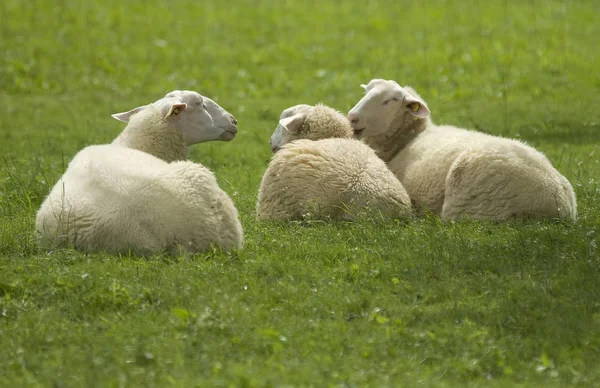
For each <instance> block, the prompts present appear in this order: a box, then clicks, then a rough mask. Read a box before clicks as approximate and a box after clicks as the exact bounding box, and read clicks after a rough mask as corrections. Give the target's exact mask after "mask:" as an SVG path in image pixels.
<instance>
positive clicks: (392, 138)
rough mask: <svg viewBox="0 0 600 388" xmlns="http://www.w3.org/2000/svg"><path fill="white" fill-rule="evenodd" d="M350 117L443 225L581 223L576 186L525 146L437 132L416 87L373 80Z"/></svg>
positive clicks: (444, 128)
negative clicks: (537, 221)
mask: <svg viewBox="0 0 600 388" xmlns="http://www.w3.org/2000/svg"><path fill="white" fill-rule="evenodd" d="M361 86H362V87H363V88H364V89H365V91H366V94H365V96H364V97H363V98H362V99H361V100H360V101H359V102H358V103H357V104H356V106H354V107H353V108H352V109H351V110H350V112H349V113H348V119H349V120H350V122H351V124H352V127H353V129H354V131H355V134H356V136H357V137H358V138H362V139H363V140H364V141H365V142H366V143H367V144H368V145H370V146H371V147H373V149H375V151H376V152H377V154H378V155H379V156H380V157H381V158H382V159H383V160H384V161H385V162H386V163H387V164H388V167H389V168H390V169H391V171H392V172H393V173H394V174H396V176H397V177H398V178H399V179H400V181H401V182H402V184H403V185H404V187H405V188H406V190H407V191H408V194H409V195H410V197H411V200H412V202H413V205H414V206H415V208H417V209H420V210H423V209H428V210H430V211H431V212H433V213H435V214H437V215H439V216H440V218H441V219H443V220H457V219H460V218H463V217H470V218H472V219H475V220H495V221H502V220H508V219H515V218H516V219H525V218H529V219H547V218H558V219H564V220H569V221H575V220H576V218H577V204H576V199H575V193H574V192H573V187H572V186H571V184H570V183H569V181H568V180H567V179H566V178H565V177H564V176H562V175H561V174H560V173H559V172H558V171H557V170H556V169H555V168H554V167H553V166H552V164H551V162H550V161H549V160H548V159H547V158H546V156H545V155H543V154H542V153H541V152H539V151H537V150H535V149H534V148H532V147H530V146H528V145H527V144H525V143H524V142H521V141H518V140H514V139H507V138H502V137H497V136H492V135H488V134H484V133H481V132H477V131H472V130H466V129H461V128H457V127H454V126H451V125H435V124H434V123H433V122H432V121H431V119H430V114H431V112H430V110H429V108H428V106H427V104H426V103H425V101H424V100H423V99H422V98H421V97H420V96H419V95H418V94H417V93H416V91H414V89H412V88H410V87H401V86H400V85H399V84H398V83H396V82H395V81H391V80H383V79H373V80H371V81H370V82H369V83H368V84H367V85H361Z"/></svg>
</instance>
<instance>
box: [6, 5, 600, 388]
mask: <svg viewBox="0 0 600 388" xmlns="http://www.w3.org/2000/svg"><path fill="white" fill-rule="evenodd" d="M0 34H1V36H0V117H1V119H0V120H1V122H0V123H1V124H0V153H1V155H2V157H1V159H0V376H1V377H0V386H6V387H17V386H53V387H71V386H72V387H84V386H85V387H91V386H112V387H117V386H119V387H120V386H145V387H154V386H156V387H158V386H160V387H163V386H179V387H190V386H199V387H200V386H202V387H205V386H246V387H254V386H344V387H346V386H348V387H363V386H372V387H382V386H390V387H391V386H394V387H395V386H407V387H411V386H435V387H441V386H457V387H458V386H460V387H462V386H485V387H494V386H527V387H540V386H578V385H583V386H599V385H600V281H599V279H600V252H599V250H598V243H599V239H600V238H599V233H600V209H599V205H600V162H599V160H600V110H599V109H598V107H599V106H600V72H599V69H600V63H599V60H600V55H599V54H600V40H599V37H600V3H599V2H597V1H586V0H582V1H573V2H570V1H551V0H547V1H545V0H544V1H542V0H528V1H525V0H521V1H512V0H505V1H498V2H493V1H483V0H464V1H460V2H459V1H444V0H432V1H424V2H415V1H410V2H408V1H399V2H392V1H384V0H380V1H377V0H370V1H344V2H341V1H333V0H320V1H305V2H301V1H291V0H281V1H276V0H263V1H258V0H254V1H253V0H232V1H228V2H224V1H215V0H207V1H194V2H192V1H183V0H172V1H167V2H148V1H140V0H132V1H127V2H112V1H107V0H102V1H94V2H92V1H89V2H84V1H77V0H59V1H55V2H51V1H41V0H32V1H28V2H23V1H19V0H3V1H1V2H0ZM371 78H386V79H394V80H397V81H398V82H399V83H400V84H404V85H411V86H413V87H415V88H416V90H417V91H419V93H420V94H421V95H422V96H423V97H424V98H425V100H426V101H427V102H428V104H429V107H430V108H431V110H432V114H433V119H434V121H435V122H437V123H448V124H454V125H458V126H464V127H468V128H473V129H478V130H481V131H484V132H488V133H492V134H497V135H503V136H510V137H515V138H519V139H523V140H525V141H527V142H528V143H529V144H531V145H533V146H535V147H536V148H538V149H539V150H541V151H543V152H544V153H545V154H546V155H547V156H548V157H549V158H550V159H551V160H552V162H553V163H554V165H555V166H556V167H557V168H558V169H559V170H560V171H561V173H563V174H564V175H565V176H566V177H567V178H568V179H569V180H570V181H571V182H572V184H573V186H574V188H575V190H576V194H577V197H578V206H579V220H578V221H577V223H575V224H561V223H553V222H511V223H506V224H501V225H496V224H488V223H480V222H469V221H464V222H457V223H454V222H452V223H445V222H440V220H439V219H438V218H436V217H434V216H428V217H424V218H419V219H416V220H414V221H410V222H402V223H395V224H389V225H373V224H369V223H366V222H365V223H357V224H323V223H308V224H305V225H300V224H291V225H275V224H267V223H262V222H257V221H256V220H255V218H254V205H255V201H256V193H257V189H258V185H259V182H260V179H261V176H262V173H263V172H264V170H265V168H266V165H267V163H268V160H269V158H270V155H271V153H270V149H269V145H268V139H269V136H270V135H271V133H272V131H273V130H274V128H275V126H276V124H277V119H278V117H279V114H280V112H281V111H282V110H283V109H284V108H287V107H288V106H291V105H295V104H298V103H308V104H314V103H317V102H324V103H326V104H328V105H331V106H333V107H336V108H338V109H340V110H341V111H344V112H347V111H348V110H349V109H350V108H351V107H352V106H353V105H354V103H356V102H357V101H358V100H359V99H360V98H361V96H362V89H361V88H360V87H359V84H360V83H366V82H367V81H369V80H370V79H371ZM173 89H193V90H197V91H199V92H200V93H201V94H204V95H207V96H210V97H213V98H214V99H215V100H217V101H218V102H219V103H220V104H221V105H223V106H224V107H225V108H226V109H227V110H229V111H230V112H232V113H233V114H234V115H235V116H236V118H237V119H238V121H239V129H240V132H239V134H238V136H237V137H236V138H235V140H234V141H232V142H231V143H210V144H204V145H198V146H195V147H194V148H193V149H192V152H191V159H192V160H194V161H197V162H200V163H202V164H204V165H206V166H207V167H209V168H211V169H212V170H213V171H215V173H216V174H217V175H218V179H219V183H220V184H221V187H222V188H223V189H224V190H226V191H227V192H228V193H229V194H230V195H231V196H232V198H233V200H234V201H235V203H236V206H237V207H238V209H239V211H240V214H241V220H242V223H243V225H244V230H245V237H246V239H245V247H244V249H242V250H240V251H238V252H234V253H227V254H223V253H220V252H210V253H207V254H203V255H196V256H191V257H177V258H170V257H152V258H138V257H115V256H109V255H104V254H90V255H84V254H81V253H78V252H76V251H73V250H66V249H65V250H57V251H52V252H46V251H42V250H40V249H38V248H37V247H36V245H35V241H34V234H33V229H34V219H35V213H36V211H37V209H38V207H39V205H40V204H41V202H42V201H43V199H44V197H45V195H46V194H47V193H48V192H49V190H50V188H51V187H52V185H53V184H54V183H55V182H56V181H57V179H58V178H59V177H60V175H61V174H62V172H63V171H64V169H65V167H66V164H67V163H68V162H69V160H70V159H71V158H72V157H73V156H74V155H75V153H76V152H77V151H78V150H80V149H81V148H83V147H84V146H86V145H89V144H93V143H106V142H110V141H111V140H112V139H113V138H114V137H115V136H116V135H117V134H118V133H119V132H120V130H121V129H122V128H123V125H122V124H121V123H119V122H117V121H116V120H113V119H111V118H110V114H111V113H115V112H121V111H125V110H128V109H130V108H133V107H136V106H138V105H142V104H145V103H148V102H150V101H154V100H156V99H158V98H160V97H162V96H163V95H164V94H165V93H166V92H168V91H170V90H173Z"/></svg>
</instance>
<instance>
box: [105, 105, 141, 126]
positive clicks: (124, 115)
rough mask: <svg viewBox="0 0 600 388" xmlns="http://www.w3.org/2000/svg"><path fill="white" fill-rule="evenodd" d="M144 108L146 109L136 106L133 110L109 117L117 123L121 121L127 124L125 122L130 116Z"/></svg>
mask: <svg viewBox="0 0 600 388" xmlns="http://www.w3.org/2000/svg"><path fill="white" fill-rule="evenodd" d="M144 108H146V105H143V106H138V107H137V108H133V109H132V110H130V111H129V112H121V113H115V114H112V115H111V117H112V118H114V119H117V120H119V121H122V122H124V123H127V122H129V119H130V118H131V116H133V115H134V114H136V113H137V112H139V111H141V110H143V109H144Z"/></svg>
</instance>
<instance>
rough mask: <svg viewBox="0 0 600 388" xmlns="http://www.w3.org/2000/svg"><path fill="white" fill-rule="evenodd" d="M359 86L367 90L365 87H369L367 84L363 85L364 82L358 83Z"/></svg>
mask: <svg viewBox="0 0 600 388" xmlns="http://www.w3.org/2000/svg"><path fill="white" fill-rule="evenodd" d="M360 87H361V88H363V89H365V90H367V88H368V87H369V85H365V84H360Z"/></svg>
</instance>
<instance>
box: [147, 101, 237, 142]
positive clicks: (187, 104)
mask: <svg viewBox="0 0 600 388" xmlns="http://www.w3.org/2000/svg"><path fill="white" fill-rule="evenodd" d="M179 104H182V105H181V108H182V109H180V110H179V111H178V112H173V108H172V107H173V106H180V105H179ZM154 105H155V106H156V107H157V108H158V109H159V111H160V112H161V113H165V116H164V117H165V119H166V120H167V121H169V122H170V123H171V124H172V125H173V126H175V127H176V128H178V129H179V130H180V131H181V133H182V134H183V139H184V141H185V142H186V144H187V145H188V146H189V145H192V144H197V143H204V142H207V141H213V140H222V141H229V140H231V139H233V138H234V137H235V135H236V133H237V121H236V120H235V118H234V117H233V115H231V114H230V113H229V112H227V111H226V110H225V109H223V108H222V107H220V106H219V104H217V103H216V102H214V101H212V100H211V99H209V98H207V97H204V96H201V95H200V94H198V93H196V92H193V91H189V90H175V91H172V92H170V93H167V94H166V95H165V97H164V98H163V99H161V100H158V101H157V102H155V103H154Z"/></svg>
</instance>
